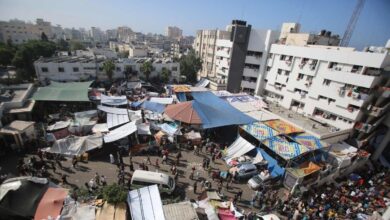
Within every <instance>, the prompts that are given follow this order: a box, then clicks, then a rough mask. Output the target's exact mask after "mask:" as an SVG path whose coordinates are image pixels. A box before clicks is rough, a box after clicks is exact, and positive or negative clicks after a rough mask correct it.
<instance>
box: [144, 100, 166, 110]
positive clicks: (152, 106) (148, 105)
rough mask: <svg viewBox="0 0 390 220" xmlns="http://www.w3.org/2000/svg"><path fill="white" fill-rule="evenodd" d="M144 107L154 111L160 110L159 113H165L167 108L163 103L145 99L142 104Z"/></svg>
mask: <svg viewBox="0 0 390 220" xmlns="http://www.w3.org/2000/svg"><path fill="white" fill-rule="evenodd" d="M142 107H143V108H144V109H147V110H150V111H152V112H158V113H163V112H164V110H165V106H164V105H163V104H160V103H157V102H150V101H145V102H144V103H143V104H142Z"/></svg>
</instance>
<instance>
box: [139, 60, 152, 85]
mask: <svg viewBox="0 0 390 220" xmlns="http://www.w3.org/2000/svg"><path fill="white" fill-rule="evenodd" d="M140 70H141V72H142V73H143V74H145V77H146V81H149V76H150V74H151V73H152V72H153V71H154V67H153V65H152V63H151V62H150V61H146V62H145V63H143V64H142V66H141V69H140Z"/></svg>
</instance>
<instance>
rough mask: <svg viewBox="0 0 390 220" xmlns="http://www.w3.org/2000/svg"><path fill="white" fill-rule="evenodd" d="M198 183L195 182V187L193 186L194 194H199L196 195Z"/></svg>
mask: <svg viewBox="0 0 390 220" xmlns="http://www.w3.org/2000/svg"><path fill="white" fill-rule="evenodd" d="M197 183H198V182H197V181H195V182H194V185H193V187H194V193H195V194H197V193H196V188H197V187H198V184H197Z"/></svg>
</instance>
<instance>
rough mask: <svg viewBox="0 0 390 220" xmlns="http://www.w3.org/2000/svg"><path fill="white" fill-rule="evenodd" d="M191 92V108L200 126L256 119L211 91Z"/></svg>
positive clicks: (251, 121)
mask: <svg viewBox="0 0 390 220" xmlns="http://www.w3.org/2000/svg"><path fill="white" fill-rule="evenodd" d="M191 94H192V96H193V98H194V100H195V102H194V103H193V108H194V109H195V110H196V112H197V113H198V114H199V117H200V118H201V120H202V127H203V128H205V129H206V128H215V127H222V126H227V125H242V124H250V123H253V122H255V121H256V119H254V118H251V117H249V116H247V115H246V114H244V113H242V112H241V111H239V110H237V109H236V108H234V107H232V106H231V105H229V103H227V102H225V101H224V100H222V99H220V98H219V97H218V96H216V95H214V94H213V93H212V92H193V93H191Z"/></svg>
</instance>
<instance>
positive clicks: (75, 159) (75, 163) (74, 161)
mask: <svg viewBox="0 0 390 220" xmlns="http://www.w3.org/2000/svg"><path fill="white" fill-rule="evenodd" d="M76 166H77V157H76V155H75V156H73V158H72V167H73V168H75V169H76Z"/></svg>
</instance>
